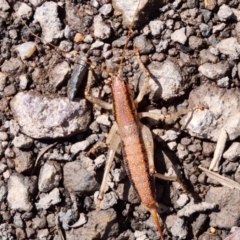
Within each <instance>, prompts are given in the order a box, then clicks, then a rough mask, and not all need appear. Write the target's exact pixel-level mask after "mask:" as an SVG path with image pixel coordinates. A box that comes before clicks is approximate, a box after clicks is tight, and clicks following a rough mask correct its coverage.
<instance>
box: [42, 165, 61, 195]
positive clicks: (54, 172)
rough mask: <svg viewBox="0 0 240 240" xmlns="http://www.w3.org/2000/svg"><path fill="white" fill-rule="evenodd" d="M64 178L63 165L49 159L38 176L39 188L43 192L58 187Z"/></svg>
mask: <svg viewBox="0 0 240 240" xmlns="http://www.w3.org/2000/svg"><path fill="white" fill-rule="evenodd" d="M61 179H62V172H61V166H60V164H59V163H58V162H56V161H51V160H48V161H47V162H46V163H45V164H44V165H43V166H42V167H41V170H40V174H39V178H38V189H39V191H41V192H49V191H50V190H52V189H53V188H55V187H58V185H59V182H60V180H61Z"/></svg>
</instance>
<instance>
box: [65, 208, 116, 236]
mask: <svg viewBox="0 0 240 240" xmlns="http://www.w3.org/2000/svg"><path fill="white" fill-rule="evenodd" d="M116 217H117V214H116V212H115V211H114V210H113V209H112V208H110V209H107V210H102V211H96V210H95V211H91V212H90V213H89V214H88V215H87V218H88V222H87V223H86V224H85V225H84V226H82V227H81V228H76V229H75V228H74V229H72V230H71V231H67V232H66V239H97V238H100V239H104V238H105V237H106V236H107V238H112V237H113V238H114V237H116V236H117V235H118V234H119V223H117V221H116ZM103 219H104V221H103Z"/></svg>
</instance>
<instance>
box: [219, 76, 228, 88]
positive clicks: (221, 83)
mask: <svg viewBox="0 0 240 240" xmlns="http://www.w3.org/2000/svg"><path fill="white" fill-rule="evenodd" d="M229 80H230V79H229V77H224V78H220V79H218V80H217V85H218V86H219V87H223V88H227V87H228V86H229Z"/></svg>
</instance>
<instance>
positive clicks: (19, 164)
mask: <svg viewBox="0 0 240 240" xmlns="http://www.w3.org/2000/svg"><path fill="white" fill-rule="evenodd" d="M14 152H15V155H16V156H15V158H14V164H15V169H16V171H17V172H18V173H26V172H30V170H32V167H33V166H34V163H35V159H34V157H33V154H32V152H26V151H21V150H20V149H18V148H14Z"/></svg>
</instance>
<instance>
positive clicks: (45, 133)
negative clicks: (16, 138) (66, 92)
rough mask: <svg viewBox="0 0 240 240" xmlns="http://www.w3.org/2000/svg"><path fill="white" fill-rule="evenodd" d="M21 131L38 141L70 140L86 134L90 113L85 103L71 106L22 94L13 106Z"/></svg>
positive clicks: (29, 93)
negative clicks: (77, 135) (71, 137)
mask: <svg viewBox="0 0 240 240" xmlns="http://www.w3.org/2000/svg"><path fill="white" fill-rule="evenodd" d="M10 105H11V109H12V112H13V115H14V118H15V119H16V121H17V122H18V124H19V126H20V128H21V131H22V132H23V133H24V134H26V135H28V136H30V137H32V138H35V139H41V138H59V137H68V136H71V135H74V134H76V133H79V132H82V131H85V130H86V129H87V126H88V124H89V121H90V111H88V108H87V102H86V100H85V99H81V100H80V101H78V102H71V101H69V99H68V98H60V97H58V98H54V97H47V96H44V95H41V94H39V93H38V92H34V91H30V92H25V93H24V92H20V93H18V94H17V95H16V96H15V97H14V98H13V100H12V101H11V103H10Z"/></svg>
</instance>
